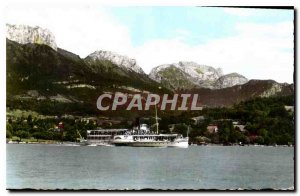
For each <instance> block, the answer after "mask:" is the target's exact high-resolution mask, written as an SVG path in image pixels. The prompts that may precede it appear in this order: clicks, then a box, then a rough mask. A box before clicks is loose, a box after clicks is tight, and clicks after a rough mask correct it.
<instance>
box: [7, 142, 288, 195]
mask: <svg viewBox="0 0 300 196" xmlns="http://www.w3.org/2000/svg"><path fill="white" fill-rule="evenodd" d="M6 154H7V155H6V184H7V189H23V188H30V189H99V190H107V189H114V190H115V189H118V190H119V189H163V190H167V189H169V190H174V189H197V190H198V189H222V190H224V189H269V188H270V189H287V188H290V189H293V187H294V147H279V146H278V147H266V146H264V147H262V146H190V147H189V148H186V149H181V148H151V147H150V148H143V147H104V146H95V147H92V146H56V145H43V144H6Z"/></svg>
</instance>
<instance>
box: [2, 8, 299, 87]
mask: <svg viewBox="0 0 300 196" xmlns="http://www.w3.org/2000/svg"><path fill="white" fill-rule="evenodd" d="M293 20H294V11H293V10H280V9H254V8H251V9H250V8H217V7H195V6H181V7H166V6H165V7H163V6H161V7H151V6H150V7H134V6H131V7H116V6H113V7H103V6H100V5H97V4H82V3H81V4H74V5H72V6H70V4H69V5H63V4H60V5H58V4H56V5H55V4H53V5H47V4H46V5H42V4H32V5H30V4H26V5H22V4H9V5H7V7H6V9H5V21H6V23H10V24H26V25H31V26H40V27H42V28H47V29H49V30H50V31H51V32H52V33H53V34H54V35H55V38H56V43H57V45H58V47H60V48H63V49H66V50H68V51H70V52H73V53H76V54H78V55H80V56H81V57H82V58H84V57H86V56H87V55H89V54H90V53H92V52H94V51H96V50H108V51H113V52H116V53H119V54H121V55H126V56H128V57H130V58H134V59H136V60H137V63H138V65H139V66H141V67H142V68H143V70H144V71H145V72H146V73H149V72H150V71H151V69H152V68H153V67H156V66H158V65H161V64H169V63H176V62H179V61H194V62H196V63H198V64H203V65H210V66H213V67H215V68H222V70H223V73H224V74H228V73H232V72H237V73H240V74H242V75H244V76H245V77H247V78H248V79H273V80H276V81H278V82H287V83H292V82H293V71H294V65H293V64H294V35H293V32H294V27H293Z"/></svg>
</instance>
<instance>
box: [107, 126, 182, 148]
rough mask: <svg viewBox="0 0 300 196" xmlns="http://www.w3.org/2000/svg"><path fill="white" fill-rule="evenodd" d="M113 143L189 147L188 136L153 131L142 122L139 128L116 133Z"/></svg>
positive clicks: (135, 145)
mask: <svg viewBox="0 0 300 196" xmlns="http://www.w3.org/2000/svg"><path fill="white" fill-rule="evenodd" d="M112 143H113V144H114V145H116V146H133V147H179V148H187V147H188V137H183V136H182V135H181V134H155V133H151V132H150V129H149V128H148V126H147V125H146V124H141V125H140V128H139V129H135V130H134V129H133V130H132V131H131V132H127V133H126V134H124V135H115V136H114V138H113V140H112Z"/></svg>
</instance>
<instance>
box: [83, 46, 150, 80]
mask: <svg viewBox="0 0 300 196" xmlns="http://www.w3.org/2000/svg"><path fill="white" fill-rule="evenodd" d="M85 59H88V60H92V61H96V60H108V61H111V62H112V63H114V64H116V65H117V66H119V67H121V68H125V69H127V70H131V71H134V72H137V73H140V74H145V73H144V71H143V69H142V68H141V67H140V66H139V65H138V64H137V62H136V60H135V59H131V58H129V57H127V56H123V55H119V54H117V53H114V52H111V51H103V50H98V51H95V52H93V53H92V54H90V55H88V56H87V57H86V58H85Z"/></svg>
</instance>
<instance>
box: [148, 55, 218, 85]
mask: <svg viewBox="0 0 300 196" xmlns="http://www.w3.org/2000/svg"><path fill="white" fill-rule="evenodd" d="M172 67H173V69H172V70H171V69H170V68H172ZM175 70H176V71H177V73H179V72H180V73H181V74H176V73H174V72H175ZM170 71H171V72H173V74H168V73H167V72H170ZM175 75H176V76H179V75H180V76H182V78H178V79H179V80H181V81H183V80H186V81H187V82H186V83H187V84H190V85H188V86H189V87H190V88H193V87H203V88H211V89H213V88H215V87H214V82H215V81H216V80H217V79H218V78H219V77H221V76H222V75H223V72H222V69H220V68H217V69H215V68H214V67H211V66H208V65H200V64H197V63H195V62H192V61H180V62H178V63H172V64H164V65H160V66H157V67H155V68H153V69H152V70H151V72H150V74H149V77H150V78H151V79H153V80H155V81H157V82H162V81H168V80H173V79H172V78H173V77H174V76H175ZM173 86H174V88H176V85H173ZM177 87H178V88H181V87H180V85H177Z"/></svg>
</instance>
